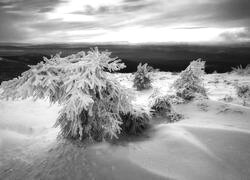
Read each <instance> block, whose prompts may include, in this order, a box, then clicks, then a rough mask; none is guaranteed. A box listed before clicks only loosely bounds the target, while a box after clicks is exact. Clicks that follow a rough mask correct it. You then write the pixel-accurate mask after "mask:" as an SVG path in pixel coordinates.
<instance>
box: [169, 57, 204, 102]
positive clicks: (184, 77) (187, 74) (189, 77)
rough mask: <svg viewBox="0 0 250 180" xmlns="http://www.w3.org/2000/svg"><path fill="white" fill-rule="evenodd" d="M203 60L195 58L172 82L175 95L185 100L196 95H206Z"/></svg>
mask: <svg viewBox="0 0 250 180" xmlns="http://www.w3.org/2000/svg"><path fill="white" fill-rule="evenodd" d="M204 68H205V61H201V59H197V60H195V61H192V62H191V63H190V65H189V66H188V67H187V68H186V69H185V70H184V71H182V72H181V74H180V77H179V78H178V79H177V80H176V81H175V82H174V84H173V86H174V88H175V89H176V95H177V96H179V97H181V98H183V99H184V100H186V101H189V100H192V99H193V98H195V97H197V96H200V95H201V96H204V97H206V90H205V88H204V86H203V83H202V81H203V79H202V77H203V75H204Z"/></svg>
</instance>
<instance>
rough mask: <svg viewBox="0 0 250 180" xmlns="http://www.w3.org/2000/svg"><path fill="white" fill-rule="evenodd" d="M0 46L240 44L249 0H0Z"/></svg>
mask: <svg viewBox="0 0 250 180" xmlns="http://www.w3.org/2000/svg"><path fill="white" fill-rule="evenodd" d="M0 23H1V24H0V42H31V43H53V42H113V41H125V42H130V43H142V42H143V43H144V42H190V43H192V42H195V43H196V42H198V43H200V42H246V41H250V0H0Z"/></svg>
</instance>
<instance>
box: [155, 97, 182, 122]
mask: <svg viewBox="0 0 250 180" xmlns="http://www.w3.org/2000/svg"><path fill="white" fill-rule="evenodd" d="M151 104H152V105H151V110H152V114H153V116H160V117H166V118H167V119H168V121H169V122H175V121H179V120H180V119H182V118H183V116H182V115H181V114H178V113H176V112H175V111H174V109H173V107H172V104H171V103H170V100H169V98H168V96H159V97H157V98H155V99H154V101H152V103H151Z"/></svg>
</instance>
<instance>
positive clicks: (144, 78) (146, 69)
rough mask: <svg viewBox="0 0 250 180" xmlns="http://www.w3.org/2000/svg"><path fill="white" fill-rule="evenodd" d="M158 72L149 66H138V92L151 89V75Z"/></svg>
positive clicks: (135, 84) (136, 84)
mask: <svg viewBox="0 0 250 180" xmlns="http://www.w3.org/2000/svg"><path fill="white" fill-rule="evenodd" d="M154 71H156V70H154V69H153V67H151V66H148V64H147V63H146V64H144V65H142V64H141V63H140V64H139V65H138V66H137V71H136V72H135V75H134V80H133V82H134V87H135V88H136V89H137V90H143V89H149V88H151V81H152V78H151V75H152V72H154Z"/></svg>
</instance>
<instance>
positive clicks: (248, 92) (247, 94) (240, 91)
mask: <svg viewBox="0 0 250 180" xmlns="http://www.w3.org/2000/svg"><path fill="white" fill-rule="evenodd" d="M235 88H236V93H237V95H238V97H240V98H241V99H242V101H243V105H244V106H246V104H247V101H250V86H249V85H236V86H235Z"/></svg>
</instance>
